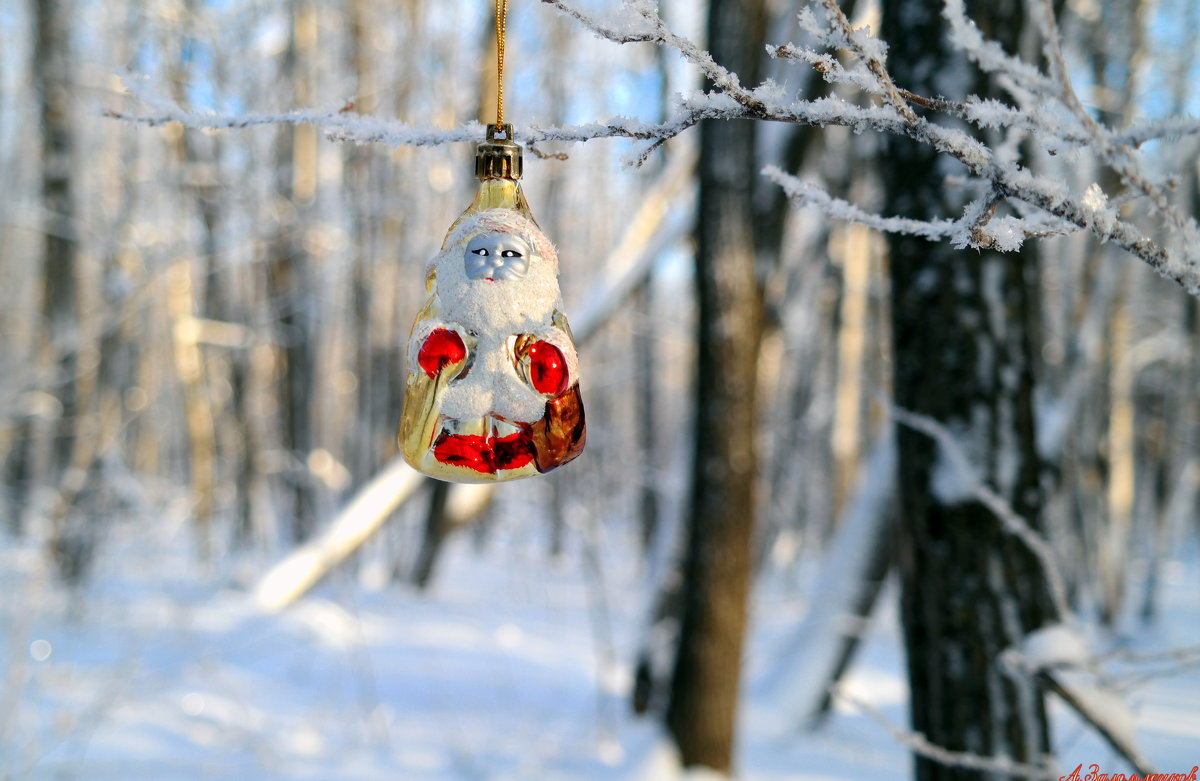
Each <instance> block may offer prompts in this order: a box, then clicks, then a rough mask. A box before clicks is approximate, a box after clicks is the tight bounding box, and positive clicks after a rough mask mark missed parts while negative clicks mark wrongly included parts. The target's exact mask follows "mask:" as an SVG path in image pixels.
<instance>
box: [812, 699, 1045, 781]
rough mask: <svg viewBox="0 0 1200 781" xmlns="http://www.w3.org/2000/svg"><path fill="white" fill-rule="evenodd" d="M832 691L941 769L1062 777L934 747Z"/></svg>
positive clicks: (999, 759) (866, 704)
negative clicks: (950, 768)
mask: <svg viewBox="0 0 1200 781" xmlns="http://www.w3.org/2000/svg"><path fill="white" fill-rule="evenodd" d="M831 691H832V693H833V696H834V697H835V698H836V699H839V700H841V701H843V702H845V703H846V704H847V705H850V706H851V707H853V708H854V709H855V710H857V711H859V712H860V713H862V714H863V715H865V716H867V717H868V718H869V719H871V721H874V722H875V723H876V724H878V725H879V726H880V727H882V728H883V729H884V730H885V731H886V732H887V733H888V735H889V736H890V737H891V738H892V740H894V741H896V742H897V743H899V744H900V745H902V746H904V747H905V748H907V749H908V750H909V751H911V752H912V753H914V754H916V755H918V756H922V757H925V758H926V759H931V760H933V761H934V762H937V763H938V764H939V765H943V766H945V767H961V768H964V769H967V770H978V771H980V772H981V773H996V774H1000V775H1005V776H1011V777H1014V778H1016V777H1020V778H1025V779H1033V778H1039V779H1047V781H1052V780H1053V779H1057V778H1059V777H1060V776H1061V774H1060V773H1059V772H1058V771H1057V770H1056V769H1054V768H1053V767H1037V766H1035V765H1028V764H1024V763H1021V762H1015V761H1013V760H1011V759H1006V758H1004V757H984V756H980V755H979V754H973V753H971V752H969V751H952V750H950V749H948V748H945V747H943V746H939V745H937V744H935V743H932V742H931V741H930V740H929V738H927V737H925V736H924V735H922V734H921V733H919V732H912V731H910V730H906V729H902V728H901V727H898V726H897V725H895V724H893V723H892V722H891V721H890V720H889V719H888V717H887V716H885V715H884V714H883V713H881V712H880V711H879V709H878V708H876V707H875V706H873V705H871V704H870V703H869V702H866V701H865V700H862V699H860V698H858V697H855V696H854V695H853V694H851V693H850V691H849V690H848V689H847V688H846V687H845V686H835V687H833V689H832V690H831Z"/></svg>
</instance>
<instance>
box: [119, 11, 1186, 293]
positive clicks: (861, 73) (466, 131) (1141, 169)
mask: <svg viewBox="0 0 1200 781" xmlns="http://www.w3.org/2000/svg"><path fill="white" fill-rule="evenodd" d="M543 2H544V3H546V4H547V5H550V6H552V7H553V8H555V9H556V10H558V11H559V12H561V13H563V14H565V15H566V16H568V17H570V18H571V19H573V20H575V21H576V22H577V23H578V24H580V25H581V26H583V27H584V28H586V29H588V30H590V31H592V32H593V33H594V34H595V35H597V36H599V37H600V38H602V39H605V40H609V41H612V42H613V43H616V44H638V43H654V44H656V45H659V46H664V47H667V48H669V49H672V50H674V51H675V52H677V53H678V54H679V55H680V56H681V57H682V58H683V59H684V60H685V61H686V62H688V63H690V64H691V65H692V66H694V67H695V68H696V69H697V70H698V71H699V72H700V73H701V74H702V75H703V76H704V77H706V78H707V79H708V81H709V83H710V85H711V87H710V89H709V90H708V91H707V92H697V93H694V94H692V95H687V96H682V97H680V98H679V99H677V100H676V102H675V105H674V106H673V108H672V112H671V116H669V117H668V118H667V119H665V120H664V121H662V122H657V123H647V122H643V121H641V120H638V119H635V118H629V117H614V118H611V119H608V120H606V121H599V122H593V123H589V124H581V125H571V126H564V127H546V128H543V127H538V126H525V127H518V128H516V135H517V137H518V138H519V139H521V140H522V141H524V142H526V143H529V144H537V143H538V142H542V141H560V142H585V141H590V140H593V139H599V138H613V137H620V138H631V139H640V140H644V141H647V142H649V143H648V144H647V145H645V146H644V147H643V148H642V150H641V151H640V152H638V153H635V154H633V155H632V156H631V157H630V159H629V161H628V162H630V163H632V164H633V165H640V164H641V163H642V162H644V161H645V160H646V159H647V158H648V157H649V155H650V154H652V153H653V152H654V151H655V150H656V149H657V148H658V147H660V146H662V144H663V143H664V142H665V141H667V140H668V139H671V138H674V137H675V136H677V135H679V134H681V133H683V132H685V131H686V130H688V129H689V128H691V127H693V126H694V125H696V124H697V123H699V122H701V121H703V120H735V119H754V120H761V121H769V122H785V123H791V124H802V125H810V126H817V127H830V126H838V127H847V128H850V129H852V130H853V131H854V132H856V133H861V132H864V131H873V132H876V133H880V134H886V135H898V136H905V137H907V138H910V139H912V140H914V141H916V142H917V143H921V144H925V145H928V146H929V147H931V148H932V149H934V150H936V151H937V152H939V153H941V154H944V155H946V156H948V157H950V158H953V159H954V160H957V161H959V162H960V163H962V165H963V166H964V167H965V168H966V170H967V172H968V173H969V176H970V178H971V179H972V180H973V182H974V183H977V184H978V185H980V187H981V189H982V190H983V191H984V192H987V193H988V195H987V196H986V197H985V198H984V199H983V200H982V201H979V202H976V203H974V204H971V205H969V206H968V207H967V209H966V212H965V213H964V215H963V216H962V217H960V218H958V219H949V218H946V219H943V220H935V221H932V222H930V223H928V224H924V225H917V224H915V223H911V222H910V223H902V222H896V221H895V218H885V217H880V216H877V215H871V214H869V213H867V212H865V211H862V210H858V209H856V208H852V205H851V204H848V203H846V202H844V201H840V200H838V199H834V198H832V197H831V196H828V195H827V194H824V193H820V192H819V191H818V190H817V189H816V188H814V187H812V186H803V187H801V186H798V185H797V184H796V183H795V182H794V181H792V180H790V179H787V178H785V175H784V174H783V172H781V171H777V170H773V171H772V172H771V173H769V174H768V175H770V176H771V177H772V178H773V179H774V180H775V181H776V182H778V183H779V184H780V185H781V186H783V185H784V183H785V182H789V185H788V190H789V194H790V195H792V197H793V198H794V199H795V200H796V201H797V202H798V203H801V204H804V205H815V206H818V207H819V208H822V209H824V210H826V211H827V212H829V213H831V214H834V215H835V216H839V217H841V218H844V219H849V220H853V221H857V222H863V223H864V224H867V225H873V226H875V227H880V229H882V230H891V229H897V228H900V229H902V230H904V231H905V232H910V233H916V234H917V235H923V236H926V237H927V238H930V239H931V240H949V241H951V242H952V243H954V245H955V246H957V247H972V248H989V249H995V250H999V251H1011V250H1015V249H1017V248H1019V247H1020V246H1021V244H1022V243H1023V242H1024V241H1025V240H1027V239H1032V238H1041V237H1044V236H1048V235H1059V234H1063V233H1068V232H1075V231H1081V230H1082V231H1087V232H1089V233H1091V234H1092V235H1094V236H1096V237H1097V238H1099V239H1100V240H1101V241H1102V242H1112V243H1113V244H1115V245H1116V246H1118V247H1120V248H1122V249H1123V250H1126V251H1127V252H1129V253H1131V254H1133V255H1135V256H1136V257H1138V258H1139V259H1141V260H1142V261H1143V262H1145V263H1146V264H1147V265H1149V266H1150V267H1151V268H1153V269H1154V270H1155V271H1157V272H1158V273H1159V274H1161V275H1162V276H1164V277H1166V278H1167V279H1170V280H1172V281H1174V282H1176V283H1177V284H1179V285H1181V286H1182V287H1184V288H1185V289H1186V290H1187V291H1188V292H1189V293H1191V294H1193V295H1197V296H1200V227H1198V226H1197V223H1196V221H1195V220H1194V219H1193V218H1191V217H1190V216H1189V215H1186V214H1184V213H1183V212H1182V211H1181V210H1180V209H1178V208H1177V207H1176V206H1175V205H1173V204H1172V203H1171V202H1170V200H1169V198H1168V191H1169V187H1170V182H1169V181H1156V180H1155V179H1154V178H1153V177H1151V176H1149V175H1147V173H1146V171H1145V165H1144V163H1143V161H1142V159H1141V158H1140V157H1138V155H1137V149H1138V147H1139V146H1140V145H1141V144H1144V143H1145V142H1146V141H1150V140H1154V139H1159V138H1172V137H1176V138H1177V137H1182V136H1193V135H1200V120H1195V119H1189V118H1174V119H1169V120H1164V121H1162V122H1158V123H1154V124H1140V125H1138V126H1136V127H1130V128H1127V129H1125V130H1124V131H1120V130H1113V129H1111V128H1108V127H1105V126H1103V125H1101V124H1100V123H1099V122H1097V121H1096V120H1095V119H1094V118H1093V117H1092V116H1091V115H1090V114H1088V112H1087V111H1086V110H1084V109H1083V107H1082V105H1081V104H1080V102H1079V99H1078V97H1077V96H1076V95H1075V93H1074V90H1073V89H1072V87H1071V85H1070V81H1069V79H1068V74H1067V69H1066V66H1065V64H1064V62H1063V59H1062V52H1061V45H1060V43H1059V40H1060V39H1059V32H1058V27H1057V23H1056V22H1055V20H1054V16H1053V13H1052V9H1051V8H1050V3H1049V0H1041V3H1040V5H1038V4H1035V5H1036V6H1037V9H1040V10H1039V12H1038V13H1035V14H1034V15H1035V17H1036V18H1037V23H1038V25H1039V27H1040V30H1041V33H1042V37H1043V39H1044V40H1045V41H1046V43H1045V51H1044V53H1045V56H1046V59H1047V62H1048V64H1049V73H1048V74H1047V73H1043V72H1042V71H1041V70H1040V69H1039V68H1037V67H1035V66H1034V65H1031V64H1030V63H1027V62H1025V61H1023V60H1021V59H1020V58H1018V57H1015V56H1013V55H1010V54H1008V53H1006V52H1005V51H1004V50H1003V48H1002V47H1001V46H999V45H998V44H997V43H996V42H995V41H989V40H987V39H986V38H985V37H984V36H983V34H982V33H981V32H980V30H979V29H978V28H977V27H976V26H975V24H974V23H973V22H972V21H971V20H970V19H969V18H968V17H967V16H966V12H965V10H964V6H963V3H962V0H945V5H944V8H943V17H944V18H945V19H946V20H947V22H948V24H949V27H950V32H949V39H950V41H951V43H952V44H953V45H954V46H956V47H957V48H958V49H959V50H961V51H962V52H963V53H964V54H965V55H966V56H967V57H968V58H969V59H970V60H971V61H972V62H974V63H975V64H976V66H977V67H979V68H980V69H982V70H984V71H985V72H988V73H993V74H996V76H997V78H998V79H999V81H1000V83H1002V84H1003V85H1004V86H1005V88H1006V89H1007V91H1008V92H1009V94H1010V95H1011V96H1012V98H1013V103H1012V104H1010V103H1007V102H1004V101H1000V100H995V99H986V100H985V99H982V98H980V97H978V96H975V95H968V96H963V97H962V98H961V99H959V100H949V99H946V98H943V97H933V96H922V95H918V94H915V93H913V92H911V91H909V90H906V89H904V88H903V86H902V85H897V84H896V83H895V82H894V80H893V79H892V77H891V75H890V74H889V72H888V70H887V61H886V60H887V46H886V44H885V43H884V42H883V41H881V40H879V39H878V38H876V37H874V36H872V35H871V33H870V30H869V29H867V28H861V29H854V27H853V26H852V25H851V23H850V21H849V20H848V19H847V18H846V16H845V14H844V13H843V12H842V10H841V8H840V7H839V6H838V4H837V2H836V0H818V2H817V3H816V4H814V5H813V6H811V7H808V8H805V9H804V10H803V11H802V12H801V13H800V15H799V21H800V25H801V27H802V28H804V29H805V30H806V31H807V32H808V34H809V35H810V37H811V39H812V40H813V41H815V42H816V44H817V45H819V46H822V47H824V48H825V49H826V51H817V50H814V49H812V48H809V47H806V46H802V45H797V44H792V43H788V44H783V45H779V46H772V47H768V49H767V51H768V52H769V53H770V54H771V55H772V56H774V57H777V58H780V59H783V60H787V61H789V62H794V63H796V64H800V65H805V66H807V67H812V68H814V69H816V70H817V71H818V72H819V73H821V74H822V76H823V77H824V78H825V79H826V80H827V81H830V82H832V83H835V84H840V85H844V86H846V87H849V88H852V89H854V90H856V91H860V92H862V93H865V94H866V95H868V96H870V97H871V98H873V100H871V101H869V102H868V105H860V104H859V103H856V102H853V101H851V100H847V99H844V98H842V97H839V96H837V95H833V96H826V97H820V98H815V99H806V98H804V97H801V96H793V95H789V94H787V92H786V91H785V90H784V89H783V88H782V87H780V86H779V85H777V84H775V83H773V82H771V81H767V82H764V83H763V84H761V85H759V86H757V87H747V86H745V85H744V84H742V82H741V79H740V78H739V76H738V74H736V73H733V72H731V71H729V70H728V69H726V68H724V67H722V66H721V65H719V64H718V63H717V62H716V61H715V60H713V58H712V55H711V54H709V53H708V52H707V51H705V50H704V49H703V48H702V47H701V46H699V45H697V44H696V43H695V42H693V41H691V40H689V39H688V38H686V37H684V36H681V35H678V34H676V33H675V32H673V31H672V30H671V29H670V28H669V27H668V25H667V24H666V23H665V22H664V21H663V19H662V17H661V16H660V15H659V13H658V10H657V7H656V4H655V3H653V2H649V1H648V0H626V2H625V3H623V4H622V6H621V10H620V11H619V12H618V13H616V14H614V18H613V19H611V20H601V19H598V18H596V17H594V16H592V15H590V14H588V13H586V12H584V11H581V10H579V9H578V8H576V7H574V5H573V4H572V3H571V2H568V0H543ZM838 52H845V53H848V54H849V55H851V57H850V64H849V65H847V64H843V62H842V61H841V60H840V59H839V57H837V56H836V54H837V53H838ZM126 85H127V87H128V88H129V91H130V93H131V94H132V95H133V97H135V98H136V99H138V100H139V101H140V102H141V103H142V104H143V105H144V106H145V112H144V113H135V112H128V113H126V112H110V113H109V115H110V116H113V117H118V118H122V119H128V120H132V121H137V122H142V123H145V124H150V125H158V124H163V123H166V122H179V123H182V124H183V125H185V126H187V127H192V128H243V127H250V126H253V125H269V124H299V123H306V124H312V125H315V126H317V127H319V128H320V129H322V130H323V131H325V132H326V133H327V134H328V135H329V136H331V137H333V138H336V139H341V140H347V141H353V142H358V143H368V142H378V143H385V144H389V145H392V146H400V145H409V146H428V145H435V144H446V143H455V142H463V141H477V140H480V139H482V136H483V127H482V126H481V125H479V124H478V123H474V122H472V123H468V124H465V125H462V126H460V127H458V128H450V129H445V128H428V127H413V126H410V125H406V124H404V123H401V122H397V121H393V120H386V119H380V118H374V117H364V116H360V115H358V114H355V113H352V112H347V111H337V110H332V111H312V110H298V111H291V112H286V113H266V114H237V115H219V114H210V113H205V112H194V111H189V110H187V109H184V108H182V107H180V106H179V105H178V104H177V103H175V102H174V101H172V100H169V99H163V98H161V97H159V96H155V95H153V94H150V93H149V91H148V90H147V89H146V86H145V85H144V84H139V83H138V80H137V79H131V78H127V79H126ZM917 109H920V110H921V113H920V114H918V113H917ZM944 120H949V122H945V121H944ZM989 129H995V130H1002V131H1007V130H1011V131H1014V132H1015V133H1019V134H1023V135H1024V137H1025V138H1028V139H1029V140H1030V142H1031V143H1032V145H1033V146H1034V147H1035V148H1037V149H1040V150H1041V151H1042V152H1045V153H1047V154H1057V153H1059V152H1060V151H1064V150H1067V151H1069V150H1077V151H1082V152H1086V153H1090V154H1094V155H1096V157H1097V158H1098V159H1099V160H1100V161H1101V162H1103V163H1104V164H1105V165H1107V166H1108V167H1110V168H1112V169H1113V170H1114V171H1116V172H1117V173H1118V174H1119V176H1120V178H1121V181H1122V184H1123V186H1124V187H1126V188H1128V192H1126V193H1106V192H1104V191H1103V190H1102V189H1101V188H1100V187H1099V185H1096V184H1093V185H1091V186H1089V187H1087V188H1085V189H1084V192H1073V191H1072V190H1071V188H1069V187H1068V186H1066V185H1065V184H1064V183H1063V182H1062V181H1061V180H1060V179H1056V178H1053V177H1050V176H1043V175H1039V174H1037V173H1035V172H1034V171H1032V170H1031V169H1029V168H1027V167H1024V166H1022V165H1020V164H1019V163H1017V162H1016V161H1015V159H1014V158H1015V151H1014V150H1015V147H1009V146H1006V145H998V146H997V147H995V148H993V147H992V146H989V145H988V144H987V143H985V142H984V141H983V140H980V138H979V137H977V136H978V135H979V134H978V133H977V131H981V130H989ZM1014 137H1016V136H1014ZM1131 193H1132V194H1135V195H1136V196H1137V197H1138V198H1139V199H1144V200H1145V201H1146V202H1147V203H1149V204H1150V207H1151V210H1152V212H1153V214H1154V216H1156V217H1158V218H1159V219H1157V220H1155V221H1154V227H1155V229H1156V230H1158V229H1159V227H1160V225H1161V226H1162V228H1165V230H1162V231H1161V233H1162V234H1164V235H1163V236H1162V237H1161V238H1159V237H1157V236H1151V235H1148V234H1147V233H1146V232H1144V231H1143V230H1142V229H1141V228H1140V227H1139V226H1138V225H1137V224H1136V223H1135V222H1134V221H1133V215H1131V214H1130V213H1129V212H1128V211H1127V212H1125V213H1122V212H1121V211H1120V210H1119V209H1118V208H1117V204H1118V203H1119V202H1120V200H1121V199H1123V198H1126V197H1128V196H1129V194H1131ZM1001 205H1005V206H1006V207H1007V208H1006V210H1005V211H1009V210H1011V211H1015V212H1017V213H1018V214H1019V215H1020V216H1016V217H1014V216H1008V215H1006V214H1003V213H1000V210H999V207H1000V206H1001Z"/></svg>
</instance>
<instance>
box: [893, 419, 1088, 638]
mask: <svg viewBox="0 0 1200 781" xmlns="http://www.w3.org/2000/svg"><path fill="white" fill-rule="evenodd" d="M891 412H892V417H893V418H894V419H895V420H896V422H897V423H900V424H901V425H903V426H907V427H908V428H911V429H912V430H914V431H919V432H921V433H922V434H925V435H926V436H928V437H930V438H932V439H933V440H934V441H936V442H937V443H938V447H940V448H941V451H942V453H943V454H944V455H945V456H946V457H947V458H949V459H950V462H951V463H952V464H953V465H954V468H955V469H956V470H957V471H958V473H959V475H960V477H962V479H963V480H964V481H965V482H966V483H967V485H968V486H969V489H968V490H969V491H970V493H971V494H972V495H973V496H974V497H975V498H976V499H978V500H979V502H980V503H981V504H982V505H983V506H984V507H987V508H988V509H989V510H991V511H992V514H993V515H995V516H996V519H997V520H998V521H1000V525H1001V526H1003V527H1004V530H1005V531H1007V532H1008V533H1009V534H1011V535H1013V536H1014V537H1016V538H1017V539H1018V540H1020V541H1021V542H1022V543H1024V545H1025V547H1026V548H1028V549H1029V552H1030V553H1032V554H1033V555H1034V558H1036V559H1037V560H1038V563H1039V564H1040V565H1041V568H1042V572H1043V574H1044V575H1045V576H1046V584H1047V585H1048V586H1049V589H1050V598H1051V600H1052V601H1053V602H1054V609H1055V612H1057V613H1058V618H1059V620H1061V621H1069V620H1070V619H1071V616H1072V615H1073V614H1072V612H1071V607H1070V604H1069V603H1068V601H1067V587H1066V583H1065V581H1064V580H1063V577H1062V573H1061V571H1060V570H1059V567H1058V563H1057V562H1056V561H1055V557H1054V551H1053V549H1051V547H1050V545H1049V543H1047V542H1046V541H1045V540H1044V539H1043V538H1042V536H1041V535H1040V534H1038V533H1037V532H1036V531H1034V529H1033V528H1032V527H1031V526H1030V525H1029V524H1028V523H1027V522H1026V521H1025V519H1024V518H1022V517H1021V516H1020V515H1018V514H1017V512H1016V511H1015V510H1013V508H1012V505H1010V504H1009V503H1008V502H1007V501H1006V500H1005V499H1004V497H1002V496H1000V495H999V494H998V493H996V492H995V491H993V490H992V489H991V488H989V487H988V486H987V485H986V484H984V482H983V481H982V480H980V478H979V474H978V473H977V472H976V471H975V467H974V466H972V464H971V462H970V459H968V458H967V455H966V453H965V452H963V448H962V446H961V445H960V444H959V443H958V440H957V439H956V438H955V437H954V434H952V433H951V432H950V430H949V429H947V428H946V427H945V426H943V425H942V424H941V423H939V422H938V421H936V420H934V419H933V418H931V417H929V416H928V415H920V414H918V413H915V412H910V411H909V410H906V409H902V408H900V407H896V406H893V407H892V408H891Z"/></svg>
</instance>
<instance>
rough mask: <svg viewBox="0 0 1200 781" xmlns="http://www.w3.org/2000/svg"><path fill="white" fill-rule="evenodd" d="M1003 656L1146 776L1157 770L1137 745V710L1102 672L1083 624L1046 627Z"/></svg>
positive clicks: (1015, 669) (1014, 668) (1008, 663)
mask: <svg viewBox="0 0 1200 781" xmlns="http://www.w3.org/2000/svg"><path fill="white" fill-rule="evenodd" d="M1001 660H1002V663H1003V664H1005V666H1006V667H1008V668H1009V669H1010V670H1014V671H1016V672H1018V673H1021V674H1025V675H1030V676H1036V677H1037V678H1038V679H1039V680H1040V681H1041V683H1042V685H1044V686H1045V687H1046V688H1048V689H1050V690H1051V691H1053V692H1054V693H1055V694H1057V695H1058V696H1059V697H1060V698H1061V699H1062V700H1063V702H1065V703H1066V704H1067V705H1068V706H1070V707H1071V708H1072V709H1073V710H1074V711H1075V712H1076V713H1077V714H1078V715H1079V717H1080V718H1082V719H1083V720H1084V721H1086V722H1087V723H1088V724H1090V725H1091V726H1092V728H1093V729H1095V730H1096V731H1097V732H1098V733H1099V734H1100V735H1101V737H1103V738H1104V739H1105V740H1106V741H1107V742H1108V744H1109V745H1110V746H1112V748H1113V749H1114V750H1115V751H1116V752H1117V753H1118V754H1120V755H1121V756H1122V757H1124V758H1125V760H1126V761H1127V762H1128V763H1129V764H1130V765H1131V766H1132V767H1133V768H1134V769H1135V770H1136V771H1137V772H1138V773H1139V774H1140V775H1142V776H1149V775H1151V774H1153V773H1154V772H1155V770H1154V768H1153V766H1151V764H1150V763H1149V762H1148V761H1147V760H1146V758H1145V757H1143V756H1142V754H1141V752H1140V751H1139V750H1138V748H1137V742H1136V729H1135V723H1134V717H1133V713H1132V712H1131V711H1130V709H1129V707H1128V705H1126V704H1125V702H1124V701H1123V700H1122V699H1121V698H1120V697H1119V696H1118V695H1117V694H1116V693H1115V692H1114V691H1113V688H1112V687H1111V686H1110V685H1108V684H1107V683H1106V682H1105V681H1104V680H1103V678H1102V676H1101V675H1100V674H1099V673H1098V670H1097V665H1096V660H1095V659H1094V658H1093V657H1092V656H1091V655H1090V654H1089V652H1088V649H1087V644H1086V643H1085V641H1084V639H1083V638H1082V637H1081V636H1080V634H1079V631H1078V629H1077V628H1075V627H1071V626H1067V625H1065V624H1050V625H1049V626H1044V627H1042V628H1041V629H1038V630H1037V631H1036V632H1032V633H1030V634H1029V635H1028V636H1027V637H1026V638H1025V639H1024V641H1023V642H1022V643H1021V647H1020V648H1009V649H1007V650H1005V651H1004V653H1003V654H1002V655H1001Z"/></svg>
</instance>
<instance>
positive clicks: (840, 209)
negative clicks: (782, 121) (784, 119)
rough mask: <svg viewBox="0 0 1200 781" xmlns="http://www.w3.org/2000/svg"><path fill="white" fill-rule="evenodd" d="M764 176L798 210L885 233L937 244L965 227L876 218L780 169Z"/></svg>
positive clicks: (772, 168) (953, 222) (953, 223)
mask: <svg viewBox="0 0 1200 781" xmlns="http://www.w3.org/2000/svg"><path fill="white" fill-rule="evenodd" d="M762 173H763V175H764V176H766V177H767V178H768V179H770V180H771V181H772V182H774V183H775V184H777V185H779V186H780V187H781V188H783V192H784V193H785V194H786V195H787V196H788V198H791V199H792V201H793V202H794V203H795V204H796V205H797V206H812V207H815V208H817V209H820V210H821V211H822V212H824V213H826V214H828V215H829V216H830V217H833V218H835V219H839V220H846V221H848V222H857V223H860V224H862V225H866V226H867V227H868V228H874V229H875V230H878V231H884V232H885V233H906V234H910V235H913V236H924V237H925V238H927V239H934V240H937V239H945V238H949V237H950V236H953V235H954V234H955V233H958V232H959V231H960V230H961V227H962V226H961V225H960V224H959V221H958V220H913V219H909V218H907V217H885V216H883V215H882V214H874V213H872V212H868V211H866V210H864V209H861V208H859V207H858V206H855V205H854V204H852V203H850V202H849V201H846V200H843V199H841V198H836V197H834V196H832V195H830V194H829V193H827V192H825V191H824V190H822V189H821V188H820V187H818V186H817V185H815V184H810V183H808V182H805V181H803V180H801V179H799V178H798V177H795V176H793V175H791V174H788V173H784V171H783V170H782V169H781V168H779V166H775V165H768V166H766V167H765V168H763V170H762Z"/></svg>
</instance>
